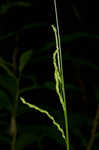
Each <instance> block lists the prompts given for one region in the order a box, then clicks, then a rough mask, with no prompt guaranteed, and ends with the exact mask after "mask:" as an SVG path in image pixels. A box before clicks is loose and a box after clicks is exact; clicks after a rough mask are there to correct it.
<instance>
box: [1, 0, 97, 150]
mask: <svg viewBox="0 0 99 150" xmlns="http://www.w3.org/2000/svg"><path fill="white" fill-rule="evenodd" d="M16 6H17V7H30V6H31V3H29V2H23V1H22V2H21V1H20V2H19V1H17V2H9V4H1V6H0V15H1V16H2V15H4V14H7V13H8V10H9V9H11V8H13V7H16ZM44 27H48V24H47V23H42V22H41V23H34V24H33V23H31V24H25V25H24V26H23V27H22V28H21V31H25V30H28V29H31V30H32V29H34V30H38V29H41V30H42V28H44ZM27 32H28V31H27ZM15 35H16V31H15V32H9V33H6V34H5V33H4V35H2V34H0V42H2V41H4V40H8V39H9V38H10V37H12V38H13V37H14V36H15ZM82 37H83V38H87V39H99V35H97V34H88V33H87V32H79V33H78V32H77V33H76V32H75V33H72V34H68V35H63V36H62V37H61V40H62V44H65V43H66V44H67V43H72V42H73V41H77V40H79V39H81V38H82ZM27 42H28V41H27ZM54 47H55V41H53V40H51V41H50V42H48V43H45V44H44V45H43V46H42V47H41V48H40V50H38V51H37V50H35V52H34V50H33V49H31V50H27V51H26V52H22V54H21V56H20V57H19V60H20V61H19V66H18V69H19V71H20V72H21V79H20V89H19V94H20V95H21V96H25V97H27V99H28V97H31V95H32V96H34V95H35V93H36V92H37V95H39V93H40V91H41V93H42V89H43V91H44V93H43V97H42V96H41V95H39V97H40V99H37V98H36V97H35V96H34V99H32V101H31V103H37V104H38V105H39V106H41V107H44V108H47V109H48V111H49V112H51V113H52V114H53V115H54V116H55V118H56V119H57V120H59V123H60V124H61V125H62V126H63V128H64V123H63V113H62V111H61V109H60V107H59V106H58V102H57V96H56V95H55V94H53V93H55V83H54V81H53V67H52V64H51V63H52V54H51V55H50V53H51V52H50V53H49V51H50V50H52V49H53V48H54ZM53 50H54V49H53ZM5 55H6V53H5ZM68 61H70V62H71V64H72V65H74V64H75V65H76V64H80V66H82V65H83V66H84V67H87V68H91V69H92V71H93V72H96V73H97V72H98V71H99V66H98V64H95V63H93V62H92V61H90V60H87V59H86V60H85V59H81V58H79V57H75V56H72V55H71V54H70V53H64V55H63V63H65V62H68ZM42 64H43V65H44V66H43V65H42ZM46 64H47V68H46V67H45V66H46ZM34 66H35V68H34ZM48 66H49V67H48ZM50 66H51V67H52V68H51V67H50ZM41 69H42V70H43V69H44V70H45V72H44V74H43V75H42V72H43V71H41ZM12 70H13V65H12V63H10V62H7V61H6V60H4V59H3V57H2V55H0V145H2V144H3V143H4V144H11V140H12V137H11V135H10V119H11V115H12V111H13V106H14V103H15V100H16V93H17V90H18V78H16V77H15V75H14V74H13V71H12ZM46 72H47V73H46ZM49 72H51V73H50V75H49V74H48V73H49ZM66 72H67V73H68V70H67V69H66ZM48 75H49V76H50V77H51V78H50V77H49V78H50V80H48ZM67 80H68V79H67ZM86 80H88V79H86ZM42 82H43V83H42ZM26 83H28V85H27V84H26ZM96 83H97V85H96V84H95V83H94V85H92V86H93V87H94V89H95V91H93V92H94V95H95V97H94V99H93V102H94V101H95V100H96V104H97V105H98V103H99V90H98V89H99V87H98V81H97V80H96ZM46 89H47V93H46ZM65 89H66V91H68V90H69V91H70V92H71V93H70V96H68V93H67V96H68V97H69V98H68V99H69V101H70V102H69V103H70V104H69V105H71V103H76V97H75V102H73V99H72V97H73V95H75V93H77V94H78V95H79V94H81V88H80V87H79V86H78V85H76V84H75V83H72V82H71V83H65ZM30 93H31V94H30ZM45 93H46V94H48V93H50V94H49V95H51V94H53V97H51V96H49V95H48V96H47V100H45V101H43V99H44V97H45ZM29 94H30V95H29ZM27 95H28V96H27ZM37 95H36V96H37ZM90 95H91V93H90ZM49 101H50V102H51V101H52V102H53V103H54V101H55V102H57V103H56V106H55V107H52V106H53V105H52V106H50V105H49ZM79 101H81V100H80V99H79ZM43 102H44V103H43ZM86 103H87V102H85V105H86ZM90 103H91V100H89V102H88V107H90ZM76 104H77V103H76ZM76 104H75V107H80V106H76ZM78 105H79V104H78ZM80 105H82V103H81V104H80ZM82 107H83V109H85V107H84V105H82ZM75 109H76V108H75ZM92 109H94V108H93V107H92ZM91 111H93V110H91ZM95 111H96V110H95ZM88 114H89V113H88ZM88 114H87V113H81V112H76V111H73V110H71V107H69V108H68V115H69V132H70V144H71V149H70V150H79V149H80V150H83V149H85V148H87V145H88V143H89V140H90V131H91V129H92V122H93V119H94V117H95V115H94V116H90V115H88ZM30 116H31V117H30ZM29 117H30V118H33V120H31V119H29ZM34 120H35V121H34ZM45 120H46V121H45ZM16 124H17V139H16V147H15V149H16V150H25V147H27V149H28V146H29V145H31V147H32V144H34V145H35V143H37V144H36V145H38V149H40V150H46V149H47V148H50V145H52V144H54V145H55V146H56V149H61V150H65V144H64V141H63V139H62V138H61V135H60V133H59V132H58V131H57V129H56V128H55V127H54V126H53V124H52V123H51V122H50V121H49V119H48V118H46V116H44V115H41V114H40V113H37V112H36V111H34V110H32V109H29V108H28V107H26V106H24V105H23V104H22V103H21V102H20V101H18V106H17V114H16ZM97 130H98V129H97ZM98 139H99V133H98V132H97V133H96V137H95V142H96V143H95V144H94V145H93V149H94V150H97V149H98V144H97V141H98ZM46 140H47V141H48V143H47V141H46ZM55 143H56V144H55ZM35 149H36V148H35ZM47 150H48V149H47Z"/></svg>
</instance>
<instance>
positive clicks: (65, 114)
mask: <svg viewBox="0 0 99 150" xmlns="http://www.w3.org/2000/svg"><path fill="white" fill-rule="evenodd" d="M54 6H55V16H56V30H57V43H58V45H57V47H58V48H57V49H58V54H57V56H58V66H59V68H58V69H59V72H60V74H61V78H62V94H63V103H64V110H63V111H64V118H65V126H66V139H65V141H66V146H67V150H69V133H68V117H67V106H66V95H65V87H64V76H63V65H62V52H61V40H60V32H59V23H58V15H57V7H56V0H54Z"/></svg>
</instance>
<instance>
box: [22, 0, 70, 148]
mask: <svg viewBox="0 0 99 150" xmlns="http://www.w3.org/2000/svg"><path fill="white" fill-rule="evenodd" d="M54 6H55V15H56V27H55V26H54V25H52V29H53V31H54V34H55V40H56V50H55V52H54V53H53V65H54V69H55V70H54V78H55V81H56V93H57V95H58V96H59V100H60V104H61V105H62V109H63V113H64V122H65V128H66V133H64V130H63V129H62V128H61V126H60V124H59V123H57V122H56V121H55V118H54V117H53V116H52V115H50V113H49V112H48V111H47V110H44V109H41V108H39V107H38V106H36V105H33V104H30V103H28V102H27V101H26V100H25V99H24V98H22V97H20V100H21V101H22V103H23V104H26V105H27V106H28V107H30V108H33V109H35V110H37V111H39V112H41V113H44V114H46V115H47V116H48V118H49V119H50V120H52V122H53V124H54V125H55V126H56V127H57V129H58V130H59V131H60V132H61V134H62V138H63V139H64V140H65V143H66V149H67V150H70V148H69V132H68V116H67V106H66V96H65V87H64V76H63V65H62V53H61V42H60V33H59V24H58V15H57V7H56V1H55V0H54Z"/></svg>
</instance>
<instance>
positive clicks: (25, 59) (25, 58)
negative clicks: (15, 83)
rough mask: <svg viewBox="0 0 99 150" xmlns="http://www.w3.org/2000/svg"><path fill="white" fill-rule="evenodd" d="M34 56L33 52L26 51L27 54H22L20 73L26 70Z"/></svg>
mask: <svg viewBox="0 0 99 150" xmlns="http://www.w3.org/2000/svg"><path fill="white" fill-rule="evenodd" d="M31 56H32V50H29V51H26V52H25V53H23V54H22V56H21V57H20V60H19V61H20V62H19V72H20V73H21V72H22V71H23V69H24V67H25V66H26V65H27V63H28V62H29V60H30V58H31Z"/></svg>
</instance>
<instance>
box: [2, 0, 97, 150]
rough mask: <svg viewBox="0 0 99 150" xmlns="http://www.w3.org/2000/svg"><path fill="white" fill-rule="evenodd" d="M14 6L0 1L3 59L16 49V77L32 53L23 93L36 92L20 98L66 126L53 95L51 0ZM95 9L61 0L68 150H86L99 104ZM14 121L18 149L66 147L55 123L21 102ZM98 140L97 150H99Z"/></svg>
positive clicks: (87, 5)
mask: <svg viewBox="0 0 99 150" xmlns="http://www.w3.org/2000/svg"><path fill="white" fill-rule="evenodd" d="M14 2H15V1H11V0H8V1H7V0H6V1H4V0H3V1H0V57H1V58H3V59H5V60H6V61H7V62H9V63H12V62H13V52H14V50H15V48H17V49H18V52H17V55H16V62H17V71H16V76H17V77H18V73H19V72H18V67H19V65H20V63H19V61H20V57H21V56H22V54H23V53H24V52H26V51H29V50H30V49H31V50H32V57H31V59H30V61H29V62H28V64H27V65H26V66H25V68H24V70H23V76H22V79H21V81H20V89H23V88H24V87H32V86H33V88H31V90H29V91H28V90H27V92H26V91H24V92H23V93H21V94H20V96H23V97H25V98H26V100H27V101H29V102H31V103H33V104H35V105H38V106H40V107H41V108H44V109H47V110H49V112H50V113H51V114H52V115H53V116H54V117H55V118H56V120H57V121H58V122H59V123H60V124H61V126H62V127H63V128H64V122H63V121H64V118H63V112H62V108H61V105H60V103H59V99H58V96H57V94H56V92H55V80H54V67H53V60H52V57H53V52H54V50H55V37H54V33H53V30H52V28H51V25H52V24H54V25H55V24H56V21H55V12H54V3H53V0H47V1H41V0H36V1H32V0H29V1H25V3H24V4H26V3H29V4H30V6H27V5H23V3H18V2H20V1H16V3H14ZM21 2H23V1H21ZM92 5H93V7H92V9H90V7H89V4H88V1H87V0H86V1H85V0H84V1H65V0H57V10H58V18H59V27H60V36H61V44H62V56H63V70H64V80H65V90H66V98H67V110H68V120H69V133H70V144H71V148H70V150H84V149H87V146H88V143H89V140H90V137H91V129H92V122H93V120H94V118H95V115H96V110H97V106H98V102H99V99H98V98H99V96H98V95H99V94H98V93H99V92H98V91H99V90H98V89H99V79H98V75H99V67H98V65H99V63H98V47H99V46H98V41H99V37H98V19H97V18H98V10H97V9H95V11H94V4H92ZM8 88H9V86H8ZM3 113H4V112H3ZM7 118H9V117H8V116H7ZM16 120H17V129H18V131H17V144H16V145H17V146H16V147H21V148H23V149H24V150H26V149H29V148H31V149H35V150H36V149H37V150H39V149H40V148H42V149H41V150H45V149H46V150H49V149H51V148H52V145H54V146H55V147H56V148H55V149H61V150H62V149H63V150H64V149H65V144H64V141H63V140H62V139H61V135H60V133H58V131H57V129H56V128H55V127H54V126H53V125H52V122H51V121H50V120H49V119H48V118H47V117H46V116H45V115H42V114H40V113H39V112H37V111H35V110H31V109H29V108H27V106H23V104H22V103H21V102H20V101H19V105H18V108H17V118H16ZM6 121H7V119H6ZM0 122H2V119H0ZM8 124H9V119H8ZM1 129H2V126H1ZM64 129H65V128H64ZM6 130H7V129H6ZM32 139H33V140H32ZM97 139H98V138H96V140H95V142H96V143H95V144H94V145H96V147H95V146H94V145H93V150H97V148H98V147H97ZM19 141H20V142H19ZM1 143H2V142H1ZM3 146H4V145H3ZM21 148H20V149H21ZM16 149H17V148H16Z"/></svg>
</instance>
